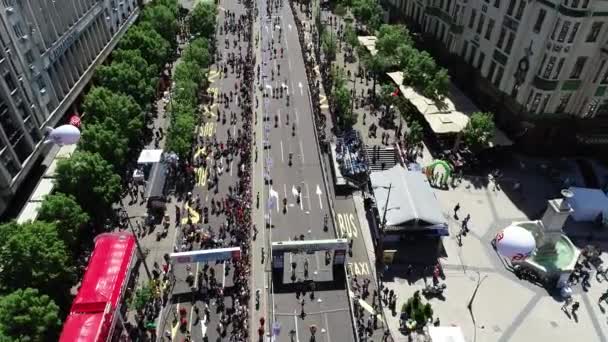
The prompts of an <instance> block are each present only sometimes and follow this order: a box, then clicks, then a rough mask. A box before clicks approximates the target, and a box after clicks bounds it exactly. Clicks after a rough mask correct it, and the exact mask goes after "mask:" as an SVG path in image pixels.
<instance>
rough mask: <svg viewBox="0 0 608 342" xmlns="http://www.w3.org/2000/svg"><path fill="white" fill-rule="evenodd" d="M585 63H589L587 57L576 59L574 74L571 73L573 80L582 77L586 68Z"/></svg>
mask: <svg viewBox="0 0 608 342" xmlns="http://www.w3.org/2000/svg"><path fill="white" fill-rule="evenodd" d="M585 63H587V57H585V56H581V57H579V58H577V59H576V63H574V67H573V68H572V72H571V73H570V78H571V79H578V78H579V77H581V74H582V73H583V69H584V68H585Z"/></svg>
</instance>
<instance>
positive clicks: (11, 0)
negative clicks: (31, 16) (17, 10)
mask: <svg viewBox="0 0 608 342" xmlns="http://www.w3.org/2000/svg"><path fill="white" fill-rule="evenodd" d="M2 4H3V5H4V7H7V8H8V7H13V6H15V0H2Z"/></svg>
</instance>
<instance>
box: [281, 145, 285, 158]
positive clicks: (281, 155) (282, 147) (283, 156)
mask: <svg viewBox="0 0 608 342" xmlns="http://www.w3.org/2000/svg"><path fill="white" fill-rule="evenodd" d="M284 162H285V157H284V156H283V140H281V163H284Z"/></svg>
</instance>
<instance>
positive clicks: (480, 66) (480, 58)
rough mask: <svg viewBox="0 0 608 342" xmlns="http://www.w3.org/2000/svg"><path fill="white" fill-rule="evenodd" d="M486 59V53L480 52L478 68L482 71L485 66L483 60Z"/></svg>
mask: <svg viewBox="0 0 608 342" xmlns="http://www.w3.org/2000/svg"><path fill="white" fill-rule="evenodd" d="M485 59H486V54H485V53H483V52H479V59H477V69H479V70H480V71H481V68H483V62H484V60H485Z"/></svg>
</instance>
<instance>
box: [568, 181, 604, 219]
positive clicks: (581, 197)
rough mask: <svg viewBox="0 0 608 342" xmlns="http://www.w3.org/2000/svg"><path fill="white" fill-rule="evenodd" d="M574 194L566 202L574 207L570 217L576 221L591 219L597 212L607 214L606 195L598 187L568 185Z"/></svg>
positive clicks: (594, 217)
mask: <svg viewBox="0 0 608 342" xmlns="http://www.w3.org/2000/svg"><path fill="white" fill-rule="evenodd" d="M570 191H572V193H573V194H574V196H573V197H571V198H569V199H568V204H570V206H571V207H572V209H574V211H573V212H572V214H571V215H572V218H573V219H574V220H575V221H577V222H583V221H593V220H595V219H596V218H597V217H598V215H599V214H603V215H604V216H606V215H607V214H608V197H607V196H606V194H605V193H604V192H603V191H602V190H600V189H591V188H577V187H570Z"/></svg>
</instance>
